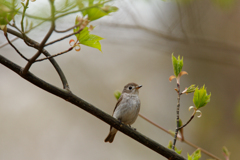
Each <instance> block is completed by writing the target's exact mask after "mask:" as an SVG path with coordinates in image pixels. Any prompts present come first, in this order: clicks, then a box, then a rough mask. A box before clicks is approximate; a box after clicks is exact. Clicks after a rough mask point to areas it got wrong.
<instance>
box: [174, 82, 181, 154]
mask: <svg viewBox="0 0 240 160" xmlns="http://www.w3.org/2000/svg"><path fill="white" fill-rule="evenodd" d="M177 93H178V98H177V100H178V102H177V117H176V122H177V127H176V130H175V135H174V139H173V145H172V149H173V150H175V145H176V142H177V134H178V131H179V127H180V122H179V119H180V118H179V109H180V95H181V93H180V84H179V82H177Z"/></svg>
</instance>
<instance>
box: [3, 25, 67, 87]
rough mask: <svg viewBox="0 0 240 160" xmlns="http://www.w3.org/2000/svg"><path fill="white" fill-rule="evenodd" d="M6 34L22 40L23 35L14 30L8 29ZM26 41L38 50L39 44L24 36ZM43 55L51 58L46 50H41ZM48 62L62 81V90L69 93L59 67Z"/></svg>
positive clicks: (54, 62) (53, 62)
mask: <svg viewBox="0 0 240 160" xmlns="http://www.w3.org/2000/svg"><path fill="white" fill-rule="evenodd" d="M7 32H8V33H11V34H12V35H14V36H17V37H19V38H21V39H23V35H22V34H20V33H18V32H16V31H14V30H12V29H10V28H7ZM26 41H27V42H28V43H29V44H31V46H32V47H33V48H35V49H39V46H40V44H39V43H38V42H36V41H34V40H32V39H31V38H29V37H28V36H26ZM43 54H44V55H45V56H46V57H49V56H51V55H50V54H49V52H48V51H47V50H46V49H44V48H43ZM49 61H50V62H51V64H52V65H53V67H54V68H55V70H56V71H57V73H58V75H59V77H60V79H61V81H62V84H63V88H64V89H66V90H68V91H70V88H69V85H68V82H67V79H66V77H65V75H64V73H63V71H62V69H61V67H60V66H59V65H58V63H57V62H56V61H55V60H54V58H49Z"/></svg>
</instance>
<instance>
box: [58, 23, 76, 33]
mask: <svg viewBox="0 0 240 160" xmlns="http://www.w3.org/2000/svg"><path fill="white" fill-rule="evenodd" d="M79 25H80V24H76V25H75V26H72V27H70V28H68V29H65V30H62V31H59V30H57V29H56V28H55V30H54V31H55V32H57V33H65V32H68V31H70V30H72V29H74V28H76V27H78V26H79Z"/></svg>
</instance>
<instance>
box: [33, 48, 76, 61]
mask: <svg viewBox="0 0 240 160" xmlns="http://www.w3.org/2000/svg"><path fill="white" fill-rule="evenodd" d="M73 48H74V47H70V48H69V49H68V50H66V51H63V52H60V53H57V54H54V55H51V56H48V57H45V58H41V59H37V60H36V61H35V62H41V61H44V60H47V59H50V58H53V57H57V56H60V55H62V54H64V53H67V52H69V51H71V50H72V49H73Z"/></svg>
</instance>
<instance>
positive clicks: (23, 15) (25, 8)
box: [21, 0, 29, 33]
mask: <svg viewBox="0 0 240 160" xmlns="http://www.w3.org/2000/svg"><path fill="white" fill-rule="evenodd" d="M28 4H29V0H27V2H26V5H25V6H23V13H22V20H21V29H22V32H23V33H24V26H23V21H24V17H25V13H26V10H27V8H28Z"/></svg>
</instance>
